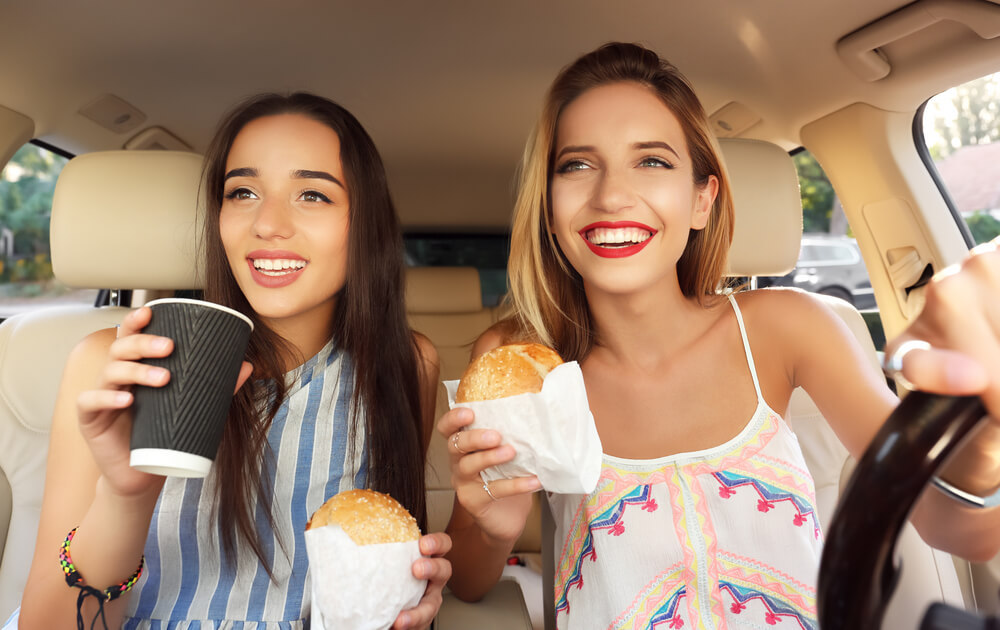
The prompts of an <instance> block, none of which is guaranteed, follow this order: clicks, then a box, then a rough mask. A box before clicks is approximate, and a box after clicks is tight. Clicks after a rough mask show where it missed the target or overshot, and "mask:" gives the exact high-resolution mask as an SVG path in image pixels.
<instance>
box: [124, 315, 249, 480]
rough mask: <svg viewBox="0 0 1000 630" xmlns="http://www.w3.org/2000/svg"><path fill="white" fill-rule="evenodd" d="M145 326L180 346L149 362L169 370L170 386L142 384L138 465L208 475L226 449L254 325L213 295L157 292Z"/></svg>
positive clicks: (136, 407) (135, 441) (135, 438)
mask: <svg viewBox="0 0 1000 630" xmlns="http://www.w3.org/2000/svg"><path fill="white" fill-rule="evenodd" d="M146 306H148V307H149V308H150V309H152V311H153V316H152V318H151V320H150V322H149V325H148V326H146V328H145V329H143V331H142V332H143V334H149V335H157V336H161V337H169V338H171V339H173V340H174V350H173V352H172V353H170V355H169V356H167V357H164V358H162V359H144V360H143V363H146V364H149V365H155V366H159V367H164V368H166V369H168V370H170V381H169V382H168V383H167V384H166V385H164V386H163V387H144V386H137V387H136V388H135V391H134V394H135V400H134V402H133V414H132V442H131V447H132V454H131V459H130V463H131V464H132V467H133V468H136V469H138V470H142V471H144V472H148V473H153V474H157V475H167V476H173V477H204V476H205V475H207V474H208V471H209V469H210V468H211V467H212V461H213V460H215V455H216V453H217V452H218V450H219V441H220V440H221V439H222V430H223V428H224V426H225V421H226V417H227V415H228V413H229V405H230V403H231V402H232V400H233V390H234V389H235V388H236V381H237V379H238V378H239V374H240V365H241V364H242V363H243V357H244V355H245V354H246V349H247V343H248V342H249V340H250V333H251V331H252V330H253V323H251V321H250V319H249V318H248V317H246V316H245V315H243V314H242V313H238V312H236V311H234V310H232V309H230V308H226V307H224V306H219V305H218V304H213V303H211V302H203V301H200V300H189V299H183V298H167V299H163V300H154V301H152V302H150V303H148V304H146Z"/></svg>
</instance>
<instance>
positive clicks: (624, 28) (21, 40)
mask: <svg viewBox="0 0 1000 630" xmlns="http://www.w3.org/2000/svg"><path fill="white" fill-rule="evenodd" d="M967 1H969V2H974V1H976V0H967ZM978 1H979V2H981V3H983V4H987V3H988V0H978ZM996 2H1000V0H996ZM904 4H905V3H901V2H899V0H839V1H838V0H827V1H820V0H813V1H809V2H803V1H802V0H743V1H741V2H732V1H730V0H700V1H698V2H690V1H686V2H682V1H680V0H674V1H668V0H659V1H653V0H631V1H628V2H608V1H607V0H577V1H574V2H568V1H565V0H552V1H546V2H537V1H534V0H506V1H504V2H492V3H486V2H480V1H476V0H452V1H445V0H422V1H420V2H399V1H398V0H397V1H391V0H365V1H364V2H360V1H355V2H345V1H339V0H338V1H326V2H320V1H315V2H308V1H305V0H284V1H274V0H270V1H261V0H245V1H242V2H234V1H231V0H212V1H209V2H204V1H195V0H172V1H171V2H137V1H135V0H94V1H92V2H67V1H59V0H31V1H28V0H24V1H12V2H6V3H3V4H0V59H2V60H3V63H0V105H4V106H6V107H8V108H10V109H13V110H15V111H18V112H20V113H22V114H25V115H27V116H29V117H30V118H32V119H33V120H34V121H35V134H36V137H38V138H39V139H41V140H44V141H46V142H49V143H50V144H53V145H55V146H58V147H60V148H63V149H65V150H67V151H70V152H72V153H81V152H86V151H93V150H106V149H118V148H121V147H122V146H123V145H124V143H125V141H127V140H128V139H129V138H130V137H131V136H132V135H134V134H135V133H136V131H137V130H133V131H131V132H129V133H125V134H117V133H113V132H111V131H108V130H106V129H103V128H101V127H100V126H98V125H97V124H95V123H94V122H92V121H90V120H88V119H86V118H84V117H83V116H81V115H80V114H79V113H77V110H79V109H80V108H81V107H82V106H84V105H86V104H88V103H89V102H91V101H93V100H94V99H96V98H98V97H100V96H101V95H103V94H113V95H115V96H117V97H119V98H121V99H124V100H125V101H127V102H128V103H130V104H131V105H133V106H135V107H136V108H138V109H139V110H141V111H142V112H143V113H144V114H145V115H146V116H147V118H146V120H145V122H144V123H143V125H142V127H141V128H145V127H148V126H152V125H157V126H161V127H164V128H165V129H167V130H169V131H170V132H171V133H172V134H174V135H175V136H177V137H178V138H180V139H181V140H183V141H184V142H185V143H187V144H188V145H189V146H191V147H192V148H193V150H195V151H198V152H201V151H203V150H204V149H205V146H206V144H207V142H208V140H209V137H210V135H211V132H212V129H213V126H214V125H215V123H216V121H217V120H218V118H219V117H220V115H221V114H222V113H223V112H224V111H226V110H227V109H228V108H229V107H230V106H231V105H233V104H234V103H235V102H237V101H238V100H240V99H241V98H243V97H245V96H248V95H251V94H254V93H257V92H260V91H266V90H277V91H291V90H308V91H312V92H316V93H318V94H322V95H324V96H327V97H330V98H332V99H334V100H336V101H338V102H340V103H341V104H343V105H345V106H346V107H347V108H348V109H350V110H351V111H352V112H353V113H355V114H356V115H357V116H358V118H359V119H360V120H361V121H362V123H363V124H364V125H365V126H366V127H367V128H368V130H369V132H370V133H371V134H372V136H373V137H374V139H375V141H376V144H377V145H378V146H379V148H380V150H381V152H382V154H383V157H384V159H385V162H386V165H387V169H388V171H389V176H390V181H391V184H392V187H393V192H394V196H395V198H396V201H397V205H398V207H399V210H400V214H401V216H402V217H403V221H404V224H405V225H407V226H408V227H409V228H411V229H481V230H497V229H503V228H504V227H505V226H506V224H507V221H508V217H509V209H510V202H511V197H512V182H513V173H514V169H515V166H516V162H517V160H518V158H519V156H520V153H521V149H522V147H523V143H524V140H525V138H526V136H527V134H528V132H529V130H530V128H531V126H532V124H533V122H534V119H535V117H536V116H537V113H538V111H539V109H540V105H541V100H542V98H543V95H544V92H545V89H546V87H547V85H548V84H549V82H550V81H551V80H552V78H553V77H554V76H555V74H556V73H557V72H558V70H559V69H560V68H561V67H563V66H564V65H565V64H566V63H568V62H570V61H571V60H572V59H573V58H575V57H576V56H578V55H579V54H581V53H583V52H586V51H588V50H590V49H592V48H594V47H595V46H597V45H599V44H601V43H604V42H606V41H611V40H623V41H636V42H641V43H644V44H646V45H648V46H650V47H652V48H653V49H655V50H657V51H658V52H659V53H660V54H661V55H663V56H664V57H666V58H668V59H669V60H670V61H672V62H673V63H674V64H675V65H677V66H678V67H679V68H680V69H681V70H682V71H683V72H684V73H685V74H686V75H688V77H689V78H690V79H691V81H692V83H693V84H694V86H695V88H696V91H697V92H698V94H699V96H700V97H701V98H702V100H703V102H704V103H705V106H706V109H707V110H708V111H709V113H712V112H714V111H716V110H718V109H719V108H721V107H723V106H724V105H726V104H727V103H729V102H731V101H736V102H739V103H742V104H743V105H745V106H746V107H747V108H749V110H751V111H752V112H753V113H755V114H756V115H758V116H760V117H761V121H760V122H759V123H757V124H755V125H754V126H752V127H750V128H749V129H747V130H746V131H745V132H744V133H743V134H742V135H743V136H745V137H756V138H762V139H767V140H771V141H773V142H777V143H778V144H780V145H782V146H783V147H785V148H787V149H792V148H794V147H796V146H798V145H799V144H800V141H799V131H800V129H801V128H802V126H803V125H805V124H807V123H808V122H810V121H813V120H816V119H818V118H821V117H822V116H824V115H826V114H829V113H831V112H834V111H836V110H838V109H841V108H843V107H845V106H847V105H850V104H852V103H855V102H867V103H869V104H872V105H873V106H875V107H878V108H881V109H887V110H893V111H913V110H914V109H915V108H916V107H918V106H919V105H920V103H921V102H923V101H924V100H925V99H926V98H927V97H929V96H930V95H932V94H934V93H935V92H937V91H940V90H942V89H945V88H947V87H949V86H950V85H952V84H954V83H957V82H959V81H962V80H967V79H971V78H974V77H976V76H979V75H982V74H986V73H988V72H992V71H996V70H997V69H1000V37H998V38H995V39H992V40H990V39H979V38H978V37H971V38H970V37H969V36H968V35H969V30H968V29H967V28H966V27H964V26H961V25H959V24H957V23H955V22H949V21H945V22H941V23H939V24H937V25H936V26H934V27H933V28H929V29H926V30H925V31H924V32H921V33H918V34H917V35H914V36H911V37H906V38H903V39H900V40H899V41H898V42H895V43H894V44H893V45H892V46H891V47H885V48H883V52H884V53H886V54H887V56H888V58H889V60H890V62H891V63H892V66H893V70H892V72H891V73H890V74H889V76H888V77H886V78H884V79H882V80H879V81H873V82H869V81H865V80H864V79H862V78H860V77H858V76H857V75H855V74H854V73H853V72H852V71H851V70H850V69H849V68H848V66H847V65H845V63H844V62H843V60H842V59H841V58H840V57H839V56H838V54H837V50H836V43H837V41H838V40H840V39H841V38H843V37H844V36H845V35H847V34H849V33H851V32H852V31H855V30H857V29H859V28H860V27H862V26H864V25H866V24H868V23H870V22H873V21H875V20H877V19H879V18H880V17H882V16H884V15H886V14H889V13H891V12H892V11H894V10H896V9H899V8H900V7H901V6H903V5H904ZM989 6H990V8H995V7H994V5H989ZM998 9H1000V7H998ZM943 52H947V54H943ZM959 59H960V60H961V61H962V63H957V60H959ZM141 128H140V129H141Z"/></svg>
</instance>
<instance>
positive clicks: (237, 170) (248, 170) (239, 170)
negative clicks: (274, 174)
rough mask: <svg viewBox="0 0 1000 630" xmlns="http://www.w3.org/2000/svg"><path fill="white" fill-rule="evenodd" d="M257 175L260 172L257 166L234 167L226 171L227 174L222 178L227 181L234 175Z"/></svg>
mask: <svg viewBox="0 0 1000 630" xmlns="http://www.w3.org/2000/svg"><path fill="white" fill-rule="evenodd" d="M257 175H259V173H258V172H257V169H255V168H234V169H233V170H231V171H229V172H228V173H226V176H225V177H223V178H222V181H226V180H227V179H230V178H232V177H257Z"/></svg>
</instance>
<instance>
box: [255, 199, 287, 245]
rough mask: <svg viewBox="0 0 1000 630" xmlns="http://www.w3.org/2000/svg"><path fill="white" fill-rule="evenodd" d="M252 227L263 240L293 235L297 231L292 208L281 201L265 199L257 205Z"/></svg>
mask: <svg viewBox="0 0 1000 630" xmlns="http://www.w3.org/2000/svg"><path fill="white" fill-rule="evenodd" d="M252 229H253V232H254V236H256V237H257V238H261V239H263V240H271V239H276V238H289V237H291V236H292V234H293V233H294V232H295V226H294V223H293V221H292V217H291V208H289V207H288V205H287V204H284V203H281V202H280V201H272V200H263V201H262V202H261V203H260V204H259V205H258V206H257V214H256V216H255V217H254V221H253V226H252Z"/></svg>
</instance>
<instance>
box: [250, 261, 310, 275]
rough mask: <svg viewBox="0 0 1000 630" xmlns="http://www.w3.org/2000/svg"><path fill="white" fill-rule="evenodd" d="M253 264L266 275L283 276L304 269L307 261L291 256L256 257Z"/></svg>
mask: <svg viewBox="0 0 1000 630" xmlns="http://www.w3.org/2000/svg"><path fill="white" fill-rule="evenodd" d="M253 266H254V269H256V270H257V271H260V272H261V273H264V275H266V276H283V275H286V274H289V273H292V272H294V271H298V270H299V269H302V268H303V267H305V266H306V261H304V260H299V259H290V258H254V259H253ZM266 272H272V273H266Z"/></svg>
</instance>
